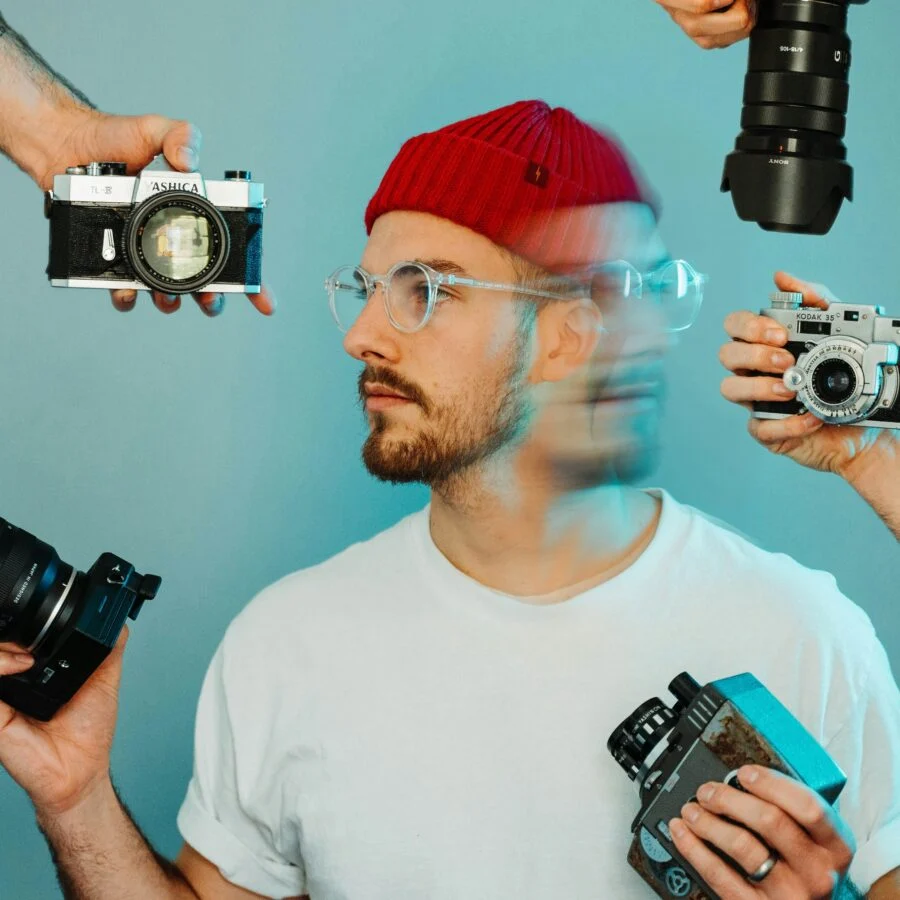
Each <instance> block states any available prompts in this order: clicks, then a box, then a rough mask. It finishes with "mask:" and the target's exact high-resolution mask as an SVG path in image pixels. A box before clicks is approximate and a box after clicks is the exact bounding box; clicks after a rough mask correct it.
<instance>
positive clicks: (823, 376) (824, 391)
mask: <svg viewBox="0 0 900 900" xmlns="http://www.w3.org/2000/svg"><path fill="white" fill-rule="evenodd" d="M812 389H813V392H814V393H815V394H816V396H817V397H818V398H819V399H820V400H821V401H822V402H823V403H827V404H828V405H829V406H840V405H841V404H843V403H846V402H847V401H848V400H849V399H850V398H851V397H852V396H853V393H854V391H855V390H856V374H855V373H854V372H853V369H851V368H850V366H849V365H848V364H847V363H846V362H845V361H844V360H842V359H826V360H825V361H824V362H821V363H819V365H817V366H816V368H815V369H814V370H813V375H812Z"/></svg>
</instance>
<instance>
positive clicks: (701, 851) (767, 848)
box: [669, 766, 856, 900]
mask: <svg viewBox="0 0 900 900" xmlns="http://www.w3.org/2000/svg"><path fill="white" fill-rule="evenodd" d="M738 779H739V780H740V783H741V785H742V786H743V787H744V788H746V792H745V791H741V790H738V789H737V788H734V787H731V786H730V785H727V784H721V783H719V782H709V783H707V784H705V785H702V786H701V787H700V788H699V789H698V790H697V802H696V803H686V804H685V805H684V806H683V807H682V810H681V814H682V816H683V817H684V818H682V819H672V820H671V822H670V823H669V828H670V830H671V833H672V837H673V839H674V842H675V846H676V847H677V848H678V850H679V852H680V853H682V854H683V855H684V858H685V859H686V860H687V861H688V862H689V863H690V864H691V866H693V868H694V869H695V870H696V871H697V873H698V875H700V877H701V878H702V879H703V880H704V881H705V882H706V884H707V885H708V886H709V887H710V888H711V889H712V890H713V891H714V892H715V893H716V895H717V896H718V897H720V898H721V900H758V898H769V900H831V898H832V897H834V896H835V891H836V890H837V888H838V887H839V886H840V884H841V882H842V881H843V879H844V877H845V876H846V873H847V870H848V869H849V868H850V863H851V862H852V860H853V855H854V853H855V852H856V842H855V840H854V838H853V833H852V832H851V831H850V828H849V826H848V825H847V823H846V822H844V820H843V819H842V818H841V817H840V816H839V815H838V814H837V812H835V810H834V809H833V808H832V807H830V806H829V805H828V804H827V803H826V802H825V801H824V800H823V799H822V798H821V797H820V796H819V795H818V794H817V793H816V792H815V791H814V790H812V789H811V788H809V787H807V786H806V785H804V784H802V783H800V782H799V781H796V780H795V779H793V778H789V777H787V776H786V775H782V774H781V773H780V772H776V771H775V770H774V769H769V768H766V767H764V766H743V767H742V768H741V769H739V770H738ZM729 819H730V820H732V821H728V820H729ZM735 823H737V824H735ZM742 825H746V826H747V828H742V827H741V826H742ZM704 841H707V842H709V843H710V844H712V845H713V846H715V847H717V848H718V849H719V850H721V851H723V852H724V853H725V854H726V855H727V856H729V857H730V858H731V859H733V860H734V861H735V862H736V863H737V864H738V865H739V866H740V867H741V868H742V869H743V870H744V871H745V872H747V873H748V874H752V873H754V872H756V871H757V870H759V869H760V867H761V866H762V865H763V863H765V862H766V861H767V860H768V859H769V858H770V854H774V855H775V856H776V857H777V862H776V863H775V865H774V867H772V868H770V870H769V873H768V874H767V875H765V876H764V877H763V878H762V879H760V880H759V881H757V882H754V881H751V880H748V879H747V878H745V877H743V876H742V875H741V874H740V873H739V872H738V871H736V870H735V869H734V868H733V867H732V866H730V865H729V864H728V863H726V862H725V861H724V860H722V859H721V858H720V857H719V856H717V855H716V854H715V853H713V851H712V850H710V849H709V847H707V846H706V845H705V844H704V843H703V842H704Z"/></svg>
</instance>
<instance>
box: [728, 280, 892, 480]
mask: <svg viewBox="0 0 900 900" xmlns="http://www.w3.org/2000/svg"><path fill="white" fill-rule="evenodd" d="M775 284H776V286H777V287H778V290H780V291H798V292H800V293H802V294H803V305H804V306H813V307H818V308H819V309H827V307H828V304H829V302H836V301H837V298H836V297H834V296H832V294H831V292H830V291H829V290H828V288H826V287H824V286H823V285H819V284H811V283H809V282H806V281H801V280H800V279H799V278H795V277H794V276H793V275H788V274H787V273H786V272H777V273H776V274H775ZM725 331H726V332H727V333H728V335H729V336H730V337H731V338H732V339H733V340H732V341H730V342H729V343H727V344H724V345H723V346H722V347H721V349H720V350H719V360H720V361H721V363H722V365H723V366H725V368H726V369H729V370H730V371H731V372H732V373H734V374H732V375H729V376H727V377H726V378H725V379H724V380H723V381H722V384H721V391H722V396H723V397H725V399H726V400H730V401H731V402H732V403H739V404H740V405H742V406H745V407H746V408H747V409H751V408H752V407H751V404H752V402H753V401H755V400H767V401H776V402H782V403H783V402H785V401H787V400H791V399H792V398H793V397H794V392H793V391H791V390H790V388H788V387H786V386H785V384H784V382H783V381H782V379H781V375H782V374H783V373H784V372H785V371H786V370H787V369H788V368H790V367H791V366H792V365H794V363H795V359H794V357H793V356H792V355H791V354H790V353H789V352H788V351H787V350H782V349H779V348H782V347H784V345H785V344H786V343H787V339H788V334H787V330H786V329H785V328H784V326H782V325H780V324H779V323H778V322H776V321H775V320H774V319H770V318H768V317H767V316H760V315H757V314H756V313H753V312H750V311H749V310H740V311H738V312H733V313H731V314H729V315H728V316H727V318H726V319H725ZM751 372H767V373H771V375H774V376H777V377H770V376H768V375H751V374H750V373H751ZM747 428H748V430H749V432H750V434H752V435H753V437H754V438H756V440H757V441H759V443H760V444H762V445H763V446H764V447H766V449H768V450H770V451H772V453H777V454H779V455H783V456H787V457H789V458H790V459H793V460H794V461H795V462H798V463H800V465H802V466H807V467H808V468H810V469H817V470H819V471H822V472H832V473H835V474H837V475H840V476H841V477H842V478H845V479H847V480H848V481H851V482H852V481H853V479H854V477H855V473H856V472H857V471H858V470H862V469H863V468H865V467H866V466H867V465H868V461H870V460H872V459H874V458H878V457H880V456H882V455H883V456H884V458H885V460H892V459H893V458H894V457H895V456H896V455H897V436H895V435H894V433H893V432H892V431H891V430H890V429H886V428H864V427H860V426H857V425H826V424H825V423H824V422H823V421H822V420H821V419H819V418H817V417H816V416H814V415H813V414H812V413H804V414H802V415H795V416H789V417H788V418H785V419H756V418H752V417H751V419H750V421H749V422H748V423H747Z"/></svg>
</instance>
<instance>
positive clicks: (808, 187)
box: [721, 0, 864, 234]
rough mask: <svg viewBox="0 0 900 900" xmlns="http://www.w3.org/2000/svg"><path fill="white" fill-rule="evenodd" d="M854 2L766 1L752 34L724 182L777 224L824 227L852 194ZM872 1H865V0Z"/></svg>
mask: <svg viewBox="0 0 900 900" xmlns="http://www.w3.org/2000/svg"><path fill="white" fill-rule="evenodd" d="M849 2H853V0H762V2H761V3H760V8H759V19H758V22H757V25H756V27H755V28H754V30H753V32H752V33H751V35H750V42H749V50H748V62H747V75H746V78H745V79H744V96H743V109H742V112H741V129H742V131H741V133H740V134H739V135H738V138H737V140H736V141H735V149H734V151H733V152H732V153H730V154H729V155H728V156H727V158H726V160H725V169H724V172H723V175H722V184H721V187H722V190H723V191H731V195H732V200H733V202H734V207H735V210H736V211H737V214H738V216H740V218H742V219H745V220H747V221H753V222H757V223H758V224H759V225H760V226H761V227H762V228H764V229H766V230H768V231H785V232H795V233H800V234H825V233H826V232H827V231H828V230H829V229H830V228H831V226H832V225H833V224H834V221H835V219H836V218H837V215H838V212H839V211H840V208H841V204H842V203H843V201H844V198H847V199H848V200H849V199H852V196H853V170H852V169H851V167H850V166H849V165H848V163H847V162H846V158H847V150H846V147H845V146H844V143H843V141H842V138H843V137H844V134H845V132H846V113H847V104H848V96H849V84H848V81H847V77H848V74H849V70H850V38H849V37H848V35H847V30H846V28H847V8H848V3H849ZM863 2H864V0H863Z"/></svg>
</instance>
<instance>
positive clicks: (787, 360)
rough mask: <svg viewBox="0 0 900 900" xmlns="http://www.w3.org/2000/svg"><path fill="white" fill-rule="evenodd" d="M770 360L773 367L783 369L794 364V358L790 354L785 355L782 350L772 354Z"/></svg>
mask: <svg viewBox="0 0 900 900" xmlns="http://www.w3.org/2000/svg"><path fill="white" fill-rule="evenodd" d="M771 359H772V365H773V366H784V367H785V368H787V366H791V365H793V364H794V357H793V356H791V354H790V353H785V352H784V351H782V350H778V351H776V352H775V353H773V354H772V356H771Z"/></svg>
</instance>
